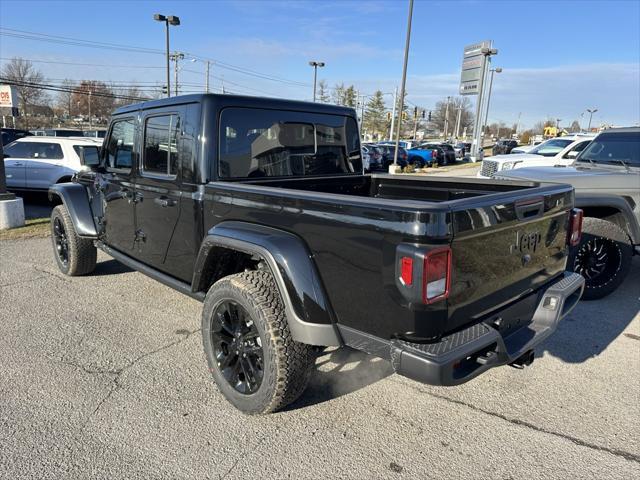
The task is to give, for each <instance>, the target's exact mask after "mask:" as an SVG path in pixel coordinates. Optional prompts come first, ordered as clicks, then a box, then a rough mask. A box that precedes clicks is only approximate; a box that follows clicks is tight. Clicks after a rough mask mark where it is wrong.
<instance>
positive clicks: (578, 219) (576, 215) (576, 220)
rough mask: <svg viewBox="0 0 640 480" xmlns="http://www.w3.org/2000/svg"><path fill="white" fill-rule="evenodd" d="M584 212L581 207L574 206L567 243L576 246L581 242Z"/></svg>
mask: <svg viewBox="0 0 640 480" xmlns="http://www.w3.org/2000/svg"><path fill="white" fill-rule="evenodd" d="M583 216H584V212H583V211H582V210H581V209H579V208H573V209H572V210H571V213H570V214H569V233H568V235H567V243H568V244H569V245H570V246H571V247H575V246H576V245H578V244H579V243H580V239H581V238H582V217H583Z"/></svg>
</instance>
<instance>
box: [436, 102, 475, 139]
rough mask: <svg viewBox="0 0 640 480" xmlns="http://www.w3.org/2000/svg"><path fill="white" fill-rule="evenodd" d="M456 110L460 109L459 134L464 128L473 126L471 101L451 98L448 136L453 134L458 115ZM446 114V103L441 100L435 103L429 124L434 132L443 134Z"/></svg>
mask: <svg viewBox="0 0 640 480" xmlns="http://www.w3.org/2000/svg"><path fill="white" fill-rule="evenodd" d="M458 109H460V115H461V117H460V132H461V133H462V131H464V129H465V127H466V128H470V127H471V126H473V112H472V110H471V100H469V99H468V98H467V97H452V98H451V99H450V100H449V121H448V125H449V132H448V133H449V134H451V133H453V134H455V132H454V130H455V128H456V120H457V115H458ZM446 113H447V101H446V100H441V101H439V102H437V103H436V107H435V108H434V109H433V110H432V112H431V123H432V125H433V127H434V128H435V129H436V130H439V131H442V132H444V123H445V117H446Z"/></svg>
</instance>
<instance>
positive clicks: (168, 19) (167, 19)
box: [153, 13, 180, 97]
mask: <svg viewBox="0 0 640 480" xmlns="http://www.w3.org/2000/svg"><path fill="white" fill-rule="evenodd" d="M153 19H154V20H156V21H158V22H164V24H165V29H166V37H167V97H170V96H171V86H170V85H169V83H170V79H171V67H170V66H169V56H170V54H169V25H173V26H174V27H177V26H178V25H180V18H178V17H176V16H175V15H161V14H159V13H156V14H155V15H154V16H153Z"/></svg>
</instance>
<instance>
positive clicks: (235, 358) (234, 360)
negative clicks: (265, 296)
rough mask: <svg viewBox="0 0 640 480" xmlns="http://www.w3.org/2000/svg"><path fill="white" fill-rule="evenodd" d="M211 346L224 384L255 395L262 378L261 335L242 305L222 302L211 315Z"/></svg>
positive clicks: (262, 355) (228, 301) (243, 392)
mask: <svg viewBox="0 0 640 480" xmlns="http://www.w3.org/2000/svg"><path fill="white" fill-rule="evenodd" d="M211 343H212V345H213V351H214V355H215V359H216V361H217V364H218V367H219V368H220V372H221V373H222V376H223V377H224V378H225V380H226V381H227V382H228V383H229V384H230V385H231V386H232V387H233V388H234V389H235V390H236V391H238V392H239V393H242V394H251V393H254V392H256V391H257V390H258V389H259V388H260V385H261V383H262V378H263V376H264V352H263V348H262V341H261V339H260V334H259V332H258V329H257V328H256V326H255V324H254V322H253V320H252V319H251V317H250V315H249V313H248V312H247V311H246V310H245V309H244V307H242V305H240V304H238V303H236V302H233V301H231V300H223V301H221V302H220V303H219V304H218V306H217V307H216V309H215V311H214V314H213V325H212V328H211Z"/></svg>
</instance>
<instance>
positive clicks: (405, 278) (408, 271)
mask: <svg viewBox="0 0 640 480" xmlns="http://www.w3.org/2000/svg"><path fill="white" fill-rule="evenodd" d="M400 278H401V279H402V283H404V284H405V285H406V286H407V287H410V286H411V285H412V284H413V258H411V257H402V265H400Z"/></svg>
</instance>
